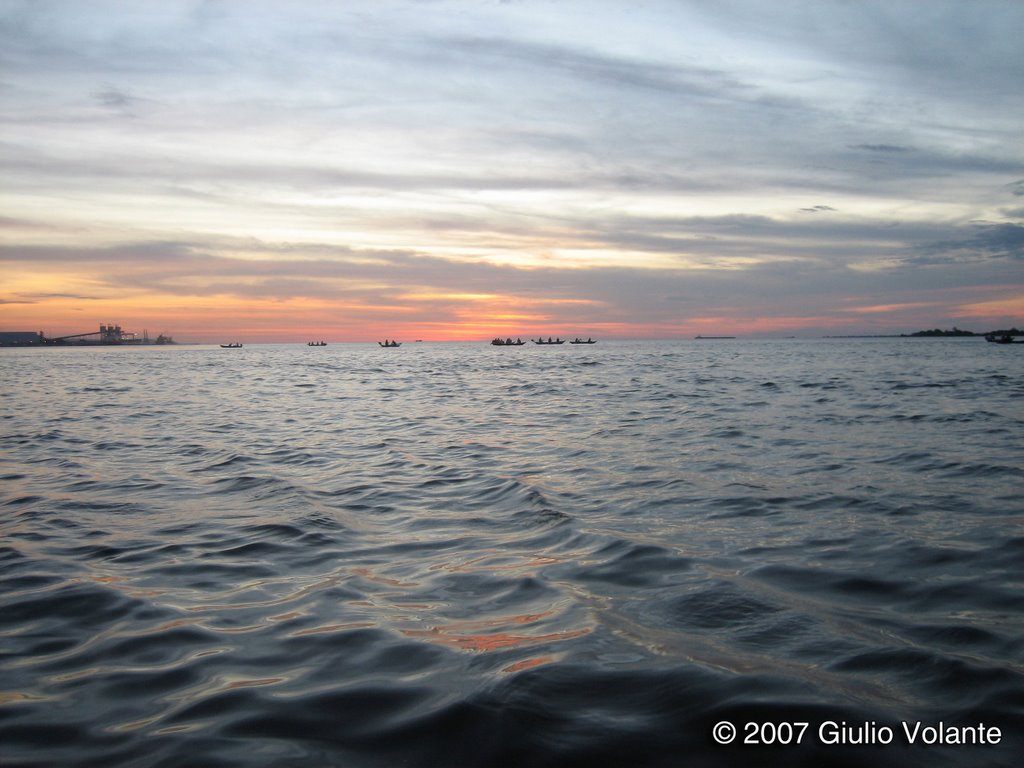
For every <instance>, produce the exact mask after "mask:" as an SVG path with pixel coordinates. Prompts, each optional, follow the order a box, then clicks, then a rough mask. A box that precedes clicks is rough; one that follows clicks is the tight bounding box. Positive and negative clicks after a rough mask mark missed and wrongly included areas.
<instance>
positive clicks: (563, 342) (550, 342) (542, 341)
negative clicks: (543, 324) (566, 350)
mask: <svg viewBox="0 0 1024 768" xmlns="http://www.w3.org/2000/svg"><path fill="white" fill-rule="evenodd" d="M530 341H532V342H533V343H534V344H565V339H555V340H554V341H552V340H551V337H550V336H548V340H547V341H544V339H530Z"/></svg>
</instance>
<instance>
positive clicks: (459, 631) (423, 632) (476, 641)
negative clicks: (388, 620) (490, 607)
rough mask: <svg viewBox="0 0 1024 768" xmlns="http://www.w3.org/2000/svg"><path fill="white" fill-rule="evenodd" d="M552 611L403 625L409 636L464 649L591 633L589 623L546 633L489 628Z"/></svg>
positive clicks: (533, 642) (530, 620)
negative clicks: (417, 626) (413, 626)
mask: <svg viewBox="0 0 1024 768" xmlns="http://www.w3.org/2000/svg"><path fill="white" fill-rule="evenodd" d="M552 613H553V612H552V611H545V612H543V613H530V614H521V615H517V616H502V617H500V618H497V619H490V620H486V621H460V622H453V623H451V624H446V625H441V626H436V627H432V628H431V629H403V630H402V634H404V635H406V636H407V637H417V638H422V639H424V640H428V641H430V642H435V643H440V644H441V645H447V646H449V647H451V648H459V649H462V650H465V651H478V652H481V653H487V652H489V651H497V650H501V649H505V648H523V647H527V646H531V645H539V644H541V643H554V642H560V641H562V640H571V639H572V638H574V637H580V636H582V635H587V634H590V631H591V629H590V627H584V628H582V629H566V630H562V631H561V632H548V633H546V634H543V635H527V634H513V633H511V632H487V631H485V630H487V629H490V628H496V627H507V626H508V625H509V624H518V625H520V626H521V625H525V624H533V623H535V622H537V621H539V620H540V619H544V618H547V617H548V616H551V615H552Z"/></svg>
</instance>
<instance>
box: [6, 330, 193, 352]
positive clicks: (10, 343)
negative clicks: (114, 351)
mask: <svg viewBox="0 0 1024 768" xmlns="http://www.w3.org/2000/svg"><path fill="white" fill-rule="evenodd" d="M173 343H174V339H172V338H171V337H170V336H166V335H164V334H160V335H159V336H157V337H156V338H155V339H151V338H150V337H149V332H148V331H143V332H142V334H141V335H140V334H138V333H135V332H133V331H125V330H124V329H122V328H121V326H120V325H101V326H100V329H99V330H98V331H88V332H86V333H71V334H68V335H66V336H47V335H46V334H45V333H44V332H43V331H39V332H35V331H11V332H4V333H0V346H4V347H39V346H98V345H121V344H127V345H142V344H173Z"/></svg>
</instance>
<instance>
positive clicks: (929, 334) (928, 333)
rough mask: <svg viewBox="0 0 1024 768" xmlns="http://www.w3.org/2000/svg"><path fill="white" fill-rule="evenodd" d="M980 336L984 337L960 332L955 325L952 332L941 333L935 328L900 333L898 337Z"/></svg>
mask: <svg viewBox="0 0 1024 768" xmlns="http://www.w3.org/2000/svg"><path fill="white" fill-rule="evenodd" d="M982 335H984V334H978V333H975V332H974V331H961V330H960V329H959V328H957V327H956V326H955V325H954V326H953V330H951V331H943V330H941V329H939V328H935V329H934V330H931V331H916V332H914V333H901V334H900V336H904V337H907V336H911V337H912V336H927V337H929V338H933V337H936V336H938V337H947V336H982Z"/></svg>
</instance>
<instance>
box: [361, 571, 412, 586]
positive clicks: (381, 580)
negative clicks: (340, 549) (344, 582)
mask: <svg viewBox="0 0 1024 768" xmlns="http://www.w3.org/2000/svg"><path fill="white" fill-rule="evenodd" d="M352 572H353V573H355V574H357V575H359V576H362V577H363V578H364V579H367V580H369V581H374V582H376V583H378V584H387V585H388V586H389V587H418V586H419V582H416V581H400V580H399V579H389V578H387V577H385V576H378V575H377V574H375V573H374V572H373V570H371V569H370V568H353V569H352Z"/></svg>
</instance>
